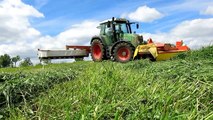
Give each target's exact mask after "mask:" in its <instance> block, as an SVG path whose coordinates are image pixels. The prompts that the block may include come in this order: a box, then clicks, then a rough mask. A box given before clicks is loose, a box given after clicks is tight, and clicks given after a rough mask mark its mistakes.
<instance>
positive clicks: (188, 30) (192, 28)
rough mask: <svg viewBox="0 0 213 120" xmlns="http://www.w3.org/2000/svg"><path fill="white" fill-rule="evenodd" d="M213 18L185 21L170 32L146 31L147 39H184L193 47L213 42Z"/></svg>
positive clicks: (174, 40)
mask: <svg viewBox="0 0 213 120" xmlns="http://www.w3.org/2000/svg"><path fill="white" fill-rule="evenodd" d="M212 33H213V18H209V19H195V20H191V21H184V22H182V23H180V24H179V25H177V26H176V27H175V28H173V29H172V30H171V31H170V32H168V33H156V34H150V33H144V37H145V38H146V39H148V38H150V37H151V38H153V40H154V41H157V42H168V43H173V44H175V42H176V41H177V40H183V41H184V42H185V43H186V44H187V45H188V46H189V47H190V48H191V49H198V48H200V47H202V46H208V45H210V44H211V45H212V44H213V34H212Z"/></svg>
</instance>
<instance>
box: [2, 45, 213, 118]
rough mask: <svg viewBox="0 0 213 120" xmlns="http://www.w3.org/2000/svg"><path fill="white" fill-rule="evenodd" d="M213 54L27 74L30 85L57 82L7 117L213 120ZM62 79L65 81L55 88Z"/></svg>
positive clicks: (194, 53) (65, 67)
mask: <svg viewBox="0 0 213 120" xmlns="http://www.w3.org/2000/svg"><path fill="white" fill-rule="evenodd" d="M212 55H213V46H210V47H207V48H203V49H201V50H198V51H192V52H188V53H184V54H181V55H179V56H177V58H174V59H173V60H168V61H161V62H150V61H148V60H139V61H132V62H129V63H126V64H121V63H117V62H111V61H104V62H101V63H94V62H76V63H72V64H59V65H57V66H54V65H50V66H46V67H47V68H44V69H42V68H37V69H36V70H35V71H36V72H35V73H30V71H31V70H30V71H26V74H29V73H30V74H32V76H31V77H27V78H29V79H30V81H33V80H32V78H34V77H35V76H37V77H36V79H38V80H39V81H38V83H40V82H41V85H47V86H48V84H50V83H52V85H50V86H51V87H50V88H49V89H45V90H43V91H45V92H42V91H36V92H38V93H39V96H38V95H36V96H35V97H33V98H30V99H26V101H22V102H20V103H19V104H16V105H13V106H10V107H7V108H5V109H4V110H6V111H8V112H7V113H8V115H6V116H5V114H3V115H4V116H5V117H7V118H8V119H209V120H211V119H213V112H212V111H213V56H212ZM199 58H200V59H199ZM32 70H33V69H32ZM41 73H42V75H39V74H41ZM47 73H50V74H47ZM69 73H70V74H71V75H75V77H72V80H71V81H68V80H66V77H65V76H66V75H69ZM11 74H13V75H14V76H15V75H16V73H11ZM55 74H56V75H55ZM57 74H60V75H57ZM5 75H6V74H5ZM13 75H12V76H13ZM64 75H65V76H64ZM44 76H45V77H44ZM49 76H54V77H55V79H52V78H49ZM41 78H44V79H41ZM62 79H65V81H63V80H62ZM57 80H58V81H61V80H62V81H61V82H60V83H57V82H56V83H57V84H55V82H54V81H57ZM9 81H10V80H9ZM15 81H16V80H14V81H13V82H15ZM17 81H18V80H17ZM42 81H49V82H47V83H46V82H44V83H43V82H42ZM51 81H53V82H51ZM13 82H12V83H13ZM3 83H4V84H5V81H4V82H3ZM17 83H20V84H23V82H17ZM33 84H34V83H33ZM35 85H37V83H36V84H35ZM9 86H10V85H9ZM33 93H34V92H32V94H33ZM14 96H15V95H14ZM4 116H3V117H4Z"/></svg>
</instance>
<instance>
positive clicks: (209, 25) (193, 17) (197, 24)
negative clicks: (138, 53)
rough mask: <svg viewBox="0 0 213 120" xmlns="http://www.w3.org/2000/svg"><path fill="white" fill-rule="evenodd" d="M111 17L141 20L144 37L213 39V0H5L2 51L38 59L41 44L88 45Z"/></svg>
mask: <svg viewBox="0 0 213 120" xmlns="http://www.w3.org/2000/svg"><path fill="white" fill-rule="evenodd" d="M111 17H125V18H127V19H129V20H130V21H136V22H140V25H141V27H140V29H138V30H135V31H136V32H137V33H138V34H141V35H143V36H144V38H145V40H146V39H148V38H152V39H153V40H154V41H155V42H163V43H165V42H166V43H172V44H174V43H175V42H176V41H177V40H183V41H184V43H185V44H187V45H188V46H189V47H190V48H191V49H198V48H201V47H202V46H208V45H211V44H213V0H0V23H1V24H0V55H2V54H5V53H7V54H9V55H11V56H15V55H20V56H21V57H22V58H25V57H30V58H32V59H33V60H34V61H38V58H37V49H38V48H40V49H64V47H65V45H89V42H90V38H91V37H92V36H94V35H97V34H99V30H98V29H96V26H98V24H99V22H101V21H103V20H105V19H109V18H111Z"/></svg>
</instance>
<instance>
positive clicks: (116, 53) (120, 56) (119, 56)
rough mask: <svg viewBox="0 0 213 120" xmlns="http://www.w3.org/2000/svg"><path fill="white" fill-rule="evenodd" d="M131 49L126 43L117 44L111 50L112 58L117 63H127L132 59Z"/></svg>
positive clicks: (132, 51)
mask: <svg viewBox="0 0 213 120" xmlns="http://www.w3.org/2000/svg"><path fill="white" fill-rule="evenodd" d="M133 53H134V50H133V47H132V46H131V45H130V44H128V43H119V44H117V45H116V46H115V48H114V50H113V58H114V60H116V61H118V62H122V63H125V62H128V61H130V60H132V58H133Z"/></svg>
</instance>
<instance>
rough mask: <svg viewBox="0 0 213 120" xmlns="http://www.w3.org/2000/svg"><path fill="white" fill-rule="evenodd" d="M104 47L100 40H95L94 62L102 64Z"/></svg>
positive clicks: (93, 43) (93, 48) (92, 54)
mask: <svg viewBox="0 0 213 120" xmlns="http://www.w3.org/2000/svg"><path fill="white" fill-rule="evenodd" d="M104 52H105V50H104V46H103V44H102V43H101V41H100V40H93V41H92V43H91V56H92V59H93V61H95V62H100V61H102V60H103V59H104Z"/></svg>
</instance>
